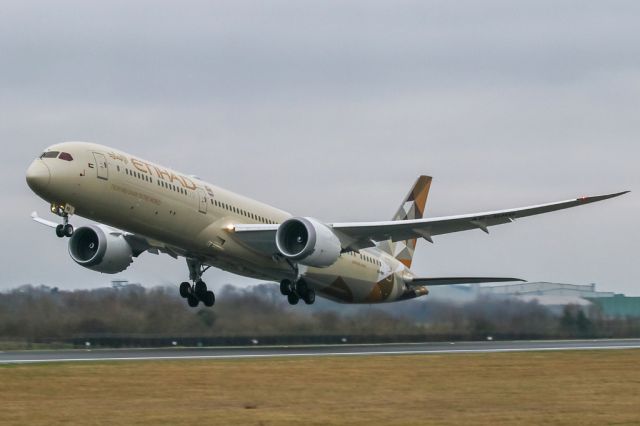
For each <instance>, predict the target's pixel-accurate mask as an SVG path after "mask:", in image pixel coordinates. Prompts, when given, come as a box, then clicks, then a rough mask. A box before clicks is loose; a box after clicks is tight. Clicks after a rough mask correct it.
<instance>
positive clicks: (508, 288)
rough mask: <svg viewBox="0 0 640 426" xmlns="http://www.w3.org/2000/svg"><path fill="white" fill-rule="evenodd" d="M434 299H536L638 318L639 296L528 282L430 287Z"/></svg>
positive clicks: (555, 308)
mask: <svg viewBox="0 0 640 426" xmlns="http://www.w3.org/2000/svg"><path fill="white" fill-rule="evenodd" d="M430 290H431V296H433V297H434V298H436V299H443V300H449V301H453V302H456V303H467V302H470V301H472V300H475V299H476V298H478V297H497V298H501V297H502V298H512V299H517V300H521V301H523V302H532V301H536V302H537V303H539V304H540V305H543V306H545V307H547V308H548V309H549V310H551V311H552V312H554V313H556V314H561V313H562V311H563V309H564V307H565V306H567V305H575V306H579V307H581V308H583V309H584V310H585V311H586V312H588V311H590V310H591V308H597V310H598V311H599V312H601V313H602V314H603V315H604V316H606V317H610V318H611V317H640V297H626V296H625V295H624V294H616V293H613V292H609V291H597V290H596V285H595V284H587V285H578V284H561V283H551V282H530V283H529V282H528V283H516V284H499V285H484V286H474V285H456V286H447V287H446V289H445V288H442V287H435V288H432V289H430Z"/></svg>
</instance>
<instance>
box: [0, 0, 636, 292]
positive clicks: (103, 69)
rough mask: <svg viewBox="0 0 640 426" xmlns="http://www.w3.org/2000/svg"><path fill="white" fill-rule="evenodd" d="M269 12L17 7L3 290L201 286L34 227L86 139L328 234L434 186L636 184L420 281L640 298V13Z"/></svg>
mask: <svg viewBox="0 0 640 426" xmlns="http://www.w3.org/2000/svg"><path fill="white" fill-rule="evenodd" d="M266 3H267V2H262V1H247V2H244V1H237V0H234V1H229V2H211V1H182V2H161V1H155V0H154V1H137V2H131V1H109V2H86V1H58V2H31V1H20V2H7V1H5V2H3V3H2V7H1V8H0V66H1V67H0V141H1V143H2V146H3V147H4V149H5V153H4V155H3V157H2V158H3V160H2V165H3V167H2V169H1V171H0V173H1V177H2V181H3V182H4V185H3V194H4V201H5V209H3V210H2V212H1V213H0V215H1V216H0V217H1V218H2V229H3V231H4V232H3V236H4V241H5V244H4V248H2V249H0V256H1V259H2V270H3V273H2V276H1V278H0V289H7V288H12V287H15V286H18V285H21V284H25V283H32V284H40V283H45V284H51V285H59V286H62V287H96V286H102V285H105V284H107V283H108V282H109V280H111V279H113V278H125V279H130V280H132V281H139V282H143V283H145V284H147V285H153V284H172V283H178V282H180V281H182V280H183V279H184V278H186V276H187V269H186V265H185V264H184V262H183V261H175V260H172V259H170V258H168V257H158V256H154V255H150V254H144V255H142V256H141V257H140V258H139V259H138V260H137V261H136V262H134V264H133V265H132V266H131V267H130V268H129V269H128V270H127V271H125V272H124V273H123V274H120V275H117V276H110V275H102V274H99V273H95V272H92V271H88V270H85V269H83V268H82V267H80V266H78V265H76V264H75V263H74V262H73V261H72V260H71V259H70V258H69V257H68V254H67V249H66V242H65V241H62V240H59V239H58V238H56V237H55V236H54V234H53V232H52V231H51V230H50V229H47V228H43V227H42V226H40V225H38V224H35V223H32V222H31V221H30V218H29V214H30V212H31V211H33V210H38V211H40V212H41V214H42V215H47V216H48V214H47V213H46V212H47V205H46V204H45V202H44V201H42V200H40V199H39V198H37V196H35V195H34V194H32V193H31V192H30V190H29V188H28V187H27V186H26V184H25V181H24V172H25V170H26V168H27V166H28V165H29V163H30V162H31V160H32V159H33V158H34V157H36V156H37V155H38V154H39V153H40V152H41V151H42V150H43V149H44V148H45V147H47V146H48V145H51V144H53V143H57V142H61V141H65V140H85V141H92V142H97V143H102V144H105V145H110V146H113V147H116V148H119V149H122V150H125V151H128V152H131V153H133V154H136V155H138V156H141V157H143V158H148V159H150V160H152V161H155V162H158V163H160V164H164V165H167V166H170V167H174V168H177V169H178V170H181V171H183V172H185V173H189V174H197V175H199V176H201V177H203V178H205V179H206V180H208V181H210V182H212V183H215V184H217V185H219V186H222V187H225V188H227V189H230V190H233V191H236V192H239V193H243V194H245V195H248V196H252V197H254V198H257V199H259V200H261V201H265V202H268V203H270V204H273V205H276V206H278V207H281V208H283V209H285V210H288V211H290V212H292V213H294V214H301V215H309V216H315V217H318V218H320V219H322V220H326V221H346V220H349V221H351V220H382V219H388V218H389V217H390V216H391V215H392V214H393V212H394V211H395V210H396V208H397V205H398V204H399V202H400V201H401V199H402V197H403V196H404V195H405V193H406V191H407V190H408V188H409V186H410V185H411V184H412V183H413V181H414V179H415V178H416V176H417V175H419V174H423V173H424V174H430V175H432V176H434V183H433V186H432V190H431V195H430V199H429V204H428V208H427V213H428V214H429V215H431V216H434V215H446V214H455V213H468V212H473V211H483V210H490V209H498V208H507V207H517V206H524V205H529V204H535V203H539V202H548V201H557V200H563V199H567V198H573V197H576V196H580V195H585V194H599V193H606V192H613V191H619V190H632V191H634V192H633V193H631V194H629V195H627V196H625V197H622V198H618V199H615V200H611V201H608V202H604V203H601V204H595V205H590V206H586V207H583V208H578V209H572V210H568V211H565V212H559V213H554V214H549V215H546V216H541V217H534V218H529V219H523V220H521V221H519V222H518V223H516V224H513V225H505V226H500V227H495V228H492V230H491V231H492V232H491V235H490V236H486V235H485V234H484V233H482V232H481V231H472V232H466V233H461V234H457V235H450V236H442V237H439V238H437V239H436V244H435V245H429V244H428V243H426V242H421V243H419V246H418V249H417V253H416V257H415V259H414V269H415V270H416V272H418V273H420V274H421V275H425V276H446V275H505V276H517V277H523V278H526V279H529V280H546V281H557V282H567V283H577V284H586V283H591V282H596V283H597V284H598V287H599V289H601V290H608V291H618V292H626V293H627V294H631V295H640V279H639V272H638V264H639V262H638V257H639V255H638V253H640V247H639V243H640V224H639V223H638V219H637V218H638V216H639V215H638V213H639V208H640V199H639V198H638V194H639V193H640V191H639V190H640V188H639V187H638V186H639V183H640V171H639V169H638V163H639V159H640V144H639V143H638V140H637V139H638V135H640V118H639V117H640V116H639V115H638V111H639V110H640V43H638V40H639V39H640V37H639V36H640V30H639V29H638V28H640V27H639V26H638V23H639V19H640V3H638V2H636V1H626V2H621V1H608V2H595V1H594V2H590V1H567V2H562V1H541V0H536V1H530V2H525V1H522V2H512V1H484V2H476V1H467V2H464V1H458V2H449V1H415V2H401V1H389V2H385V3H382V2H372V1H355V2H344V1H336V2H330V1H322V2H315V3H311V2H300V1H276V2H269V4H268V6H267V5H266ZM81 222H82V221H80V220H75V223H76V224H78V223H81ZM205 278H206V280H207V281H208V283H210V284H215V283H217V284H222V283H227V282H232V283H235V284H242V283H251V282H253V281H251V280H248V279H244V278H240V277H234V276H232V275H230V274H227V273H223V272H219V271H213V272H208V273H207V275H206V277H205Z"/></svg>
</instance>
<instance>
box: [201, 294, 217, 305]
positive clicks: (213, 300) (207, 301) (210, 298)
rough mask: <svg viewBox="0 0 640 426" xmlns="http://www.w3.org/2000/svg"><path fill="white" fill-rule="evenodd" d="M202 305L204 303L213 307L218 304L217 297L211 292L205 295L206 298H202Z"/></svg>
mask: <svg viewBox="0 0 640 426" xmlns="http://www.w3.org/2000/svg"><path fill="white" fill-rule="evenodd" d="M202 303H204V305H205V306H207V307H211V306H213V304H214V303H216V296H215V295H214V294H213V292H212V291H211V290H209V291H207V292H206V293H205V294H204V297H203V298H202Z"/></svg>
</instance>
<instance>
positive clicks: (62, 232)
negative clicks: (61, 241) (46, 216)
mask: <svg viewBox="0 0 640 426" xmlns="http://www.w3.org/2000/svg"><path fill="white" fill-rule="evenodd" d="M73 211H74V209H73V207H72V206H70V205H69V204H64V205H63V204H55V203H54V204H51V213H54V214H56V215H58V216H60V217H62V223H61V224H60V225H58V226H56V235H57V236H58V238H64V237H71V236H72V235H73V225H71V224H70V223H69V216H71V215H72V214H73Z"/></svg>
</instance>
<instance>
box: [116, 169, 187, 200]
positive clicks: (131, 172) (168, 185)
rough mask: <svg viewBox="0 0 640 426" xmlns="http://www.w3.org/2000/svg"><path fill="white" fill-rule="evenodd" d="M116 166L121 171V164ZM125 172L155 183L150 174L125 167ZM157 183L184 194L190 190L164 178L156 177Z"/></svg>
mask: <svg viewBox="0 0 640 426" xmlns="http://www.w3.org/2000/svg"><path fill="white" fill-rule="evenodd" d="M116 168H117V169H118V171H120V166H116ZM124 173H125V174H126V175H129V176H133V177H134V178H137V179H140V180H143V181H145V182H149V183H153V178H152V177H151V176H148V175H146V174H144V173H140V172H136V171H135V170H130V169H127V168H125V169H124ZM156 183H157V184H158V186H160V187H162V188H166V189H169V190H171V191H174V192H178V193H180V194H183V195H188V194H189V192H188V191H187V190H186V189H184V188H182V187H180V186H178V185H174V184H171V183H168V182H165V181H163V180H162V179H156Z"/></svg>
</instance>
